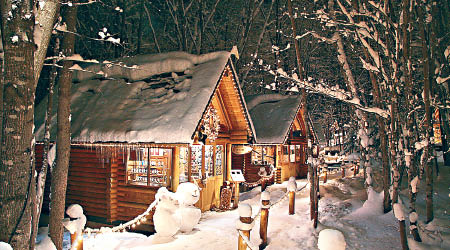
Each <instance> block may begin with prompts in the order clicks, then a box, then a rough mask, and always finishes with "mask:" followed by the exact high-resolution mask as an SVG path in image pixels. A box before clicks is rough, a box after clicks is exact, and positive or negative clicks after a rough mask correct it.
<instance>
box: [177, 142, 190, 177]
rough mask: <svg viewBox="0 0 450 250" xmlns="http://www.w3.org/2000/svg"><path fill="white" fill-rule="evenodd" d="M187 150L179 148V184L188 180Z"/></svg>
mask: <svg viewBox="0 0 450 250" xmlns="http://www.w3.org/2000/svg"><path fill="white" fill-rule="evenodd" d="M188 154H189V149H188V148H187V147H180V157H179V163H178V165H179V167H180V183H183V182H187V181H188V180H189V171H188V167H189V165H188V160H189V158H188V156H189V155H188Z"/></svg>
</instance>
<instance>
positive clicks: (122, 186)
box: [111, 154, 158, 225]
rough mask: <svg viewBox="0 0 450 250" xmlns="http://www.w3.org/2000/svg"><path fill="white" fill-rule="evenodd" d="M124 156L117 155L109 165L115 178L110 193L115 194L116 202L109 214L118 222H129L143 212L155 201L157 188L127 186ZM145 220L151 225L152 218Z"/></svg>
mask: <svg viewBox="0 0 450 250" xmlns="http://www.w3.org/2000/svg"><path fill="white" fill-rule="evenodd" d="M124 156H125V155H122V154H119V155H118V156H117V157H116V158H114V160H113V161H112V164H111V172H112V173H114V177H115V178H112V179H115V181H114V182H113V183H112V185H111V193H115V194H116V202H117V206H113V207H112V208H111V213H112V214H113V215H114V219H115V220H119V221H129V220H131V219H134V218H135V217H136V216H138V215H140V214H142V213H143V212H145V210H146V209H147V208H148V206H149V205H150V204H151V203H152V202H153V201H154V200H155V194H156V191H158V188H157V187H145V186H131V185H127V183H126V163H125V160H124V159H123V157H124ZM125 157H126V156H125ZM151 215H153V214H151ZM147 219H148V220H147V223H148V224H150V225H153V220H152V217H151V216H149V217H148V218H147Z"/></svg>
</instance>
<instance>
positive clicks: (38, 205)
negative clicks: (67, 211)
mask: <svg viewBox="0 0 450 250" xmlns="http://www.w3.org/2000/svg"><path fill="white" fill-rule="evenodd" d="M58 53H59V38H56V43H55V47H54V53H53V54H54V55H57V54H58ZM56 63H57V62H56V59H53V64H54V65H55V64H56ZM56 75H57V67H56V66H53V67H52V70H51V72H50V79H49V86H48V98H47V113H46V116H45V131H44V153H43V156H42V168H41V170H40V171H39V173H38V178H37V184H36V187H37V188H36V201H35V204H34V206H33V218H36V219H35V220H33V230H32V235H31V239H36V236H37V231H38V226H39V217H40V215H41V211H42V204H43V202H44V190H45V181H46V179H47V165H48V151H49V148H50V123H51V117H52V108H53V86H54V85H55V81H56ZM33 245H34V242H33V241H32V242H31V244H30V249H31V250H33V249H34V247H33ZM32 247H33V248H32Z"/></svg>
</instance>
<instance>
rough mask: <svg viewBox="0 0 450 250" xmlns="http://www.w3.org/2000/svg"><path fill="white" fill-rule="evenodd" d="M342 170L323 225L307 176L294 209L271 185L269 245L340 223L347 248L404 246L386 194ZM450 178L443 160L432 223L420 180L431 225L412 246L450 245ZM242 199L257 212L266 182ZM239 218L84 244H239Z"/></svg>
mask: <svg viewBox="0 0 450 250" xmlns="http://www.w3.org/2000/svg"><path fill="white" fill-rule="evenodd" d="M349 174H351V173H349ZM340 175H341V173H331V175H329V180H328V182H327V183H326V184H323V183H322V182H321V186H320V187H321V190H320V194H321V199H320V201H319V221H320V223H319V226H318V228H317V229H314V228H313V226H312V223H311V221H310V220H309V217H310V216H309V186H308V185H307V181H306V180H297V187H298V189H301V191H299V192H297V193H296V196H295V198H296V204H295V214H294V215H288V199H286V198H283V197H285V193H286V188H287V182H285V183H283V184H275V185H272V186H269V187H268V189H267V190H268V191H270V195H271V203H276V202H278V201H279V202H278V203H277V204H276V205H274V206H273V207H272V208H271V209H270V212H269V226H268V241H269V242H268V246H267V247H266V249H318V246H317V245H318V236H319V233H320V231H321V230H323V229H337V230H339V231H340V232H342V233H343V235H344V238H345V243H346V245H347V248H346V249H401V245H400V239H399V238H400V237H399V233H398V222H397V220H396V218H395V216H394V215H393V213H392V212H389V213H387V214H383V212H382V200H383V194H382V193H377V192H375V191H374V190H369V191H368V192H367V191H366V190H365V189H364V185H363V180H362V178H361V176H357V177H352V176H347V177H346V178H344V179H341V178H340ZM448 180H450V168H449V167H444V166H442V164H441V168H440V177H439V178H437V179H436V181H437V183H436V188H435V196H434V197H435V200H434V202H435V220H434V221H433V222H432V223H430V224H429V225H424V224H423V220H424V218H423V215H424V214H425V211H424V205H425V198H424V190H425V189H424V186H423V183H421V185H419V188H420V189H419V197H418V199H417V203H418V204H417V206H418V212H419V215H420V218H419V221H422V222H421V223H419V224H420V226H419V228H422V229H425V228H426V229H427V230H430V231H428V232H427V233H425V232H424V231H422V232H421V235H422V239H423V240H424V243H413V242H411V241H410V244H409V246H410V249H450V237H449V235H450V217H449V215H448V212H449V211H448V209H449V208H450V206H449V205H450V199H449V198H450V197H449V182H448ZM302 188H303V189H302ZM401 195H402V196H401V198H402V200H403V202H404V203H405V207H408V204H407V203H408V196H407V192H402V194H401ZM367 198H368V199H367ZM280 200H281V201H280ZM240 202H241V203H247V204H250V205H251V206H252V208H253V216H255V215H256V214H258V212H259V208H260V187H257V188H254V189H253V190H251V191H249V192H246V193H243V194H241V197H240ZM405 212H406V211H405ZM406 214H407V213H406ZM238 218H239V215H238V211H237V210H233V211H227V212H213V211H211V212H206V213H203V214H202V218H201V220H200V222H199V224H198V225H197V226H196V227H195V228H194V230H193V231H192V232H190V233H186V234H183V233H178V234H177V235H175V238H174V240H173V241H171V242H168V243H164V244H155V243H154V242H153V240H154V236H153V235H152V236H148V237H147V236H145V235H142V234H138V233H128V232H125V233H105V234H99V235H96V236H91V237H87V236H86V235H85V236H84V249H85V250H90V249H133V250H134V249H136V250H138V249H183V250H187V249H237V238H238V233H237V231H236V229H235V228H236V220H237V219H238ZM408 225H409V222H408V221H407V226H408ZM324 232H325V231H324ZM323 235H325V234H323ZM332 236H333V235H332ZM324 239H325V241H323V240H324ZM250 240H251V242H252V243H253V244H254V245H255V246H258V245H259V244H260V243H261V240H260V239H259V219H258V220H257V222H256V223H255V226H254V227H253V230H252V232H251V237H250ZM339 243H342V242H337V241H336V240H334V242H333V240H332V239H331V238H330V239H327V238H321V244H323V245H325V246H326V245H327V244H328V246H330V244H331V246H333V244H334V245H335V246H337V245H338V244H339ZM69 248H70V244H69V237H68V235H66V237H65V249H69ZM322 249H324V248H322ZM332 249H333V248H332ZM334 249H336V248H334Z"/></svg>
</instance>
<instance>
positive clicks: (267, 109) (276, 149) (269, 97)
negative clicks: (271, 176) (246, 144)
mask: <svg viewBox="0 0 450 250" xmlns="http://www.w3.org/2000/svg"><path fill="white" fill-rule="evenodd" d="M245 100H246V102H247V108H248V110H249V113H250V117H251V119H252V122H253V124H254V128H255V139H256V143H254V144H253V145H251V147H252V148H253V150H251V152H247V153H245V154H240V155H238V154H233V156H232V158H233V168H236V169H241V170H242V172H243V173H244V177H245V179H246V182H250V183H251V182H255V181H257V180H258V179H259V178H261V177H260V176H259V175H258V172H259V170H260V168H261V167H264V168H266V171H267V173H270V171H271V170H270V167H269V166H271V165H273V166H274V167H275V171H276V175H275V181H276V182H278V183H281V182H282V181H286V180H288V179H289V177H290V176H296V177H305V176H306V175H307V172H308V168H307V165H306V147H307V140H306V127H305V123H304V119H303V116H304V114H303V109H302V108H301V98H300V96H298V95H281V94H276V93H272V94H259V95H251V96H246V97H245Z"/></svg>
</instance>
